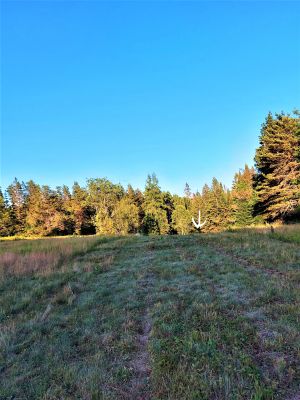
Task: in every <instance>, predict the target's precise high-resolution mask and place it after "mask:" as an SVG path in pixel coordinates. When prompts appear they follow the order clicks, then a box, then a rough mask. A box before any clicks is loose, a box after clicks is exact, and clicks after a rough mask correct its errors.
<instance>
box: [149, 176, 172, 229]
mask: <svg viewBox="0 0 300 400" xmlns="http://www.w3.org/2000/svg"><path fill="white" fill-rule="evenodd" d="M143 208H144V213H145V216H144V219H143V231H144V232H145V233H147V234H166V233H168V232H169V228H170V227H169V224H168V218H167V212H166V206H165V203H164V198H163V193H162V191H161V189H160V187H159V184H158V179H157V177H156V175H155V174H152V175H148V177H147V181H146V186H145V192H144V204H143Z"/></svg>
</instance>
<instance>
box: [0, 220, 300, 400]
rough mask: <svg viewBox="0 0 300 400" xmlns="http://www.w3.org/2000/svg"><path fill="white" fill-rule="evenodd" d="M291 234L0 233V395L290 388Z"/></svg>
mask: <svg viewBox="0 0 300 400" xmlns="http://www.w3.org/2000/svg"><path fill="white" fill-rule="evenodd" d="M299 237H300V229H299V226H298V227H293V228H290V229H289V228H285V227H282V228H278V229H275V232H274V233H270V231H269V230H254V229H248V230H240V231H233V232H224V233H220V234H195V235H190V236H161V237H146V236H130V237H111V238H109V237H96V236H95V237H89V238H67V239H44V240H31V241H23V240H21V241H14V242H1V243H0V263H1V273H0V313H1V314H0V352H1V353H0V399H44V400H46V399H49V400H50V399H140V400H142V399H144V400H146V399H171V400H176V399H178V400H179V399H180V400H184V399H199V400H202V399H203V400H206V399H207V400H208V399H220V400H224V399H232V400H235V399H236V400H237V399H240V400H247V399H249V400H250V399H251V400H263V399H265V400H266V399H280V400H281V399H282V400H296V399H299V398H300V241H299Z"/></svg>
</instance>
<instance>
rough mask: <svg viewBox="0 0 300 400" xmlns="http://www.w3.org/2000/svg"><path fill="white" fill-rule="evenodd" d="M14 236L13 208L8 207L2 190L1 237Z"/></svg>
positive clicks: (0, 197) (0, 204)
mask: <svg viewBox="0 0 300 400" xmlns="http://www.w3.org/2000/svg"><path fill="white" fill-rule="evenodd" d="M13 234H14V220H13V218H12V212H11V207H10V206H9V205H8V202H7V201H6V199H5V197H4V196H3V193H2V191H1V188H0V236H11V235H13Z"/></svg>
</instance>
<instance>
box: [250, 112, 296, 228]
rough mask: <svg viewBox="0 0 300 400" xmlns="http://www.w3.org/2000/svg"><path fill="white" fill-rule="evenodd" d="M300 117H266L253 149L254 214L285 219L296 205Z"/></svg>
mask: <svg viewBox="0 0 300 400" xmlns="http://www.w3.org/2000/svg"><path fill="white" fill-rule="evenodd" d="M299 149H300V119H299V117H298V116H297V117H295V118H293V117H291V116H290V115H285V114H284V113H281V114H276V115H275V116H273V115H272V114H271V113H270V114H269V115H268V116H267V118H266V121H265V123H264V124H263V125H262V129H261V136H260V146H259V148H258V149H257V150H256V155H255V163H256V168H257V175H256V177H255V189H256V192H257V196H258V201H257V204H256V208H255V210H256V213H257V214H261V215H263V217H264V218H265V219H266V220H268V221H273V220H276V219H285V218H287V217H289V216H291V215H292V214H293V213H295V212H296V211H297V209H298V208H299V206H300V161H299V153H300V150H299Z"/></svg>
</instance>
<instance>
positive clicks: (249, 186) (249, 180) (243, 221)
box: [232, 164, 255, 227]
mask: <svg viewBox="0 0 300 400" xmlns="http://www.w3.org/2000/svg"><path fill="white" fill-rule="evenodd" d="M254 174H255V170H254V168H249V167H248V165H247V164H246V165H245V168H244V169H241V170H240V171H239V172H237V173H236V174H235V176H234V180H233V185H232V202H233V205H232V206H233V215H234V223H235V225H236V226H240V227H242V226H248V225H251V224H253V223H254V222H255V219H254V218H253V207H254V203H255V192H254V189H253V177H254Z"/></svg>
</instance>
